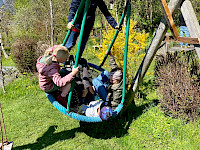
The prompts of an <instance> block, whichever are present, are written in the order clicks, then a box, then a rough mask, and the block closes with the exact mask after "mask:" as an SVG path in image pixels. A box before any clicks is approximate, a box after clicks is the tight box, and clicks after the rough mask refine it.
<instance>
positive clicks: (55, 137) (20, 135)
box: [0, 76, 200, 150]
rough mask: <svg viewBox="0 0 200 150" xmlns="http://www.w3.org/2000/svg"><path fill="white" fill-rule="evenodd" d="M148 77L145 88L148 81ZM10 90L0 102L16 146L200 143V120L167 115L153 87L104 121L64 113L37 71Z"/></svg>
mask: <svg viewBox="0 0 200 150" xmlns="http://www.w3.org/2000/svg"><path fill="white" fill-rule="evenodd" d="M147 77H148V76H147ZM146 81H147V82H149V81H148V80H144V83H143V86H145V88H147V87H149V86H150V85H147V84H145V82H146ZM150 84H151V83H150ZM146 85H147V86H146ZM6 91H7V93H5V94H4V93H3V92H2V90H0V97H1V105H2V110H3V115H4V120H5V126H6V131H7V138H8V140H9V141H14V146H13V149H14V150H21V149H30V150H39V149H56V150H66V149H69V150H74V149H80V150H82V149H85V150H87V149H88V150H90V149H94V150H95V149H102V150H104V149H110V150H111V149H116V150H118V149H119V150H121V149H124V150H129V149H131V150H141V149H174V150H177V149H184V150H198V149H200V145H199V139H200V132H199V131H200V125H199V123H200V121H197V122H194V123H188V124H186V123H184V122H183V121H181V120H178V119H173V118H171V117H167V116H165V115H164V114H163V113H162V111H161V110H160V107H159V104H158V105H157V103H155V101H156V100H157V96H156V93H155V90H152V89H151V90H144V91H143V94H146V96H144V97H143V98H142V97H139V98H138V99H136V107H134V106H130V107H129V109H128V110H127V112H124V113H123V114H121V115H120V116H118V117H117V118H115V119H113V120H110V121H108V122H104V123H84V122H79V121H77V120H74V119H72V118H69V117H67V116H65V115H63V114H61V113H60V112H59V111H58V110H57V109H55V108H54V107H53V106H52V105H51V103H50V102H49V101H48V99H47V98H46V96H45V93H44V92H42V91H41V90H40V88H39V86H38V79H37V77H33V78H30V77H28V76H22V77H21V78H20V79H17V80H16V81H15V82H13V83H11V84H8V85H7V86H6ZM144 102H145V103H144Z"/></svg>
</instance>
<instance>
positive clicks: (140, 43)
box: [93, 20, 149, 81]
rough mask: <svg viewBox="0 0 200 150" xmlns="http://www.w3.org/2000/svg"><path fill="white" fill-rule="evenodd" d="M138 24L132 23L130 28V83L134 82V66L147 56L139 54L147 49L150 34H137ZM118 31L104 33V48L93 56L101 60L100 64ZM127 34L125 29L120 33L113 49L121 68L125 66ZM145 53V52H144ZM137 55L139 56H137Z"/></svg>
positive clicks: (94, 51) (128, 73) (128, 72)
mask: <svg viewBox="0 0 200 150" xmlns="http://www.w3.org/2000/svg"><path fill="white" fill-rule="evenodd" d="M135 26H136V22H135V21H132V20H131V22H130V28H129V41H128V44H129V45H128V59H127V74H126V76H127V79H128V81H131V80H132V77H133V73H134V71H135V70H133V65H135V63H136V62H137V60H138V58H137V57H138V56H139V57H143V56H144V55H145V54H140V55H138V52H141V51H142V50H144V49H145V46H147V43H146V41H147V38H148V35H149V34H148V33H145V31H142V32H137V30H136V28H135ZM115 32H116V29H111V27H109V30H108V33H106V32H104V33H103V41H102V47H100V48H99V50H93V55H95V56H96V57H98V58H99V60H100V62H102V60H103V58H104V56H105V54H106V51H107V50H108V47H109V45H110V43H111V41H112V39H113V37H114V35H115ZM125 32H126V28H125V27H123V28H122V31H120V32H119V34H118V36H117V39H116V40H115V43H114V45H113V47H112V49H111V53H112V55H114V56H115V58H116V63H117V64H118V66H119V67H122V68H123V64H124V48H125ZM93 42H94V44H97V43H98V42H97V41H96V40H95V39H94V40H93ZM143 52H144V51H143ZM136 54H137V55H136Z"/></svg>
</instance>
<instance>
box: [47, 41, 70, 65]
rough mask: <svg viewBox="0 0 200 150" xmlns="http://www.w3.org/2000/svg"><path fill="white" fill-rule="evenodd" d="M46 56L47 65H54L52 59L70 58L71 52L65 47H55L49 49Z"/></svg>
mask: <svg viewBox="0 0 200 150" xmlns="http://www.w3.org/2000/svg"><path fill="white" fill-rule="evenodd" d="M44 56H46V59H45V62H46V64H47V65H50V64H52V58H53V56H54V57H60V58H64V57H65V58H67V59H68V58H69V51H68V49H67V48H66V47H65V46H61V45H54V46H53V47H51V48H48V49H47V50H46V51H45V53H44Z"/></svg>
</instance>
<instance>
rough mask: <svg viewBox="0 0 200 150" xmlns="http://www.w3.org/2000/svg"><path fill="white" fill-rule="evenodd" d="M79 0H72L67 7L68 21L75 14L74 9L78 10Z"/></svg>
mask: <svg viewBox="0 0 200 150" xmlns="http://www.w3.org/2000/svg"><path fill="white" fill-rule="evenodd" d="M80 2H81V1H80V0H72V2H71V5H70V8H69V14H68V22H71V21H72V19H74V16H75V14H76V11H77V10H78V7H79V4H80Z"/></svg>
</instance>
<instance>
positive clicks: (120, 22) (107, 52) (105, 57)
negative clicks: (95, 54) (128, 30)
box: [99, 7, 127, 67]
mask: <svg viewBox="0 0 200 150" xmlns="http://www.w3.org/2000/svg"><path fill="white" fill-rule="evenodd" d="M126 11H127V7H125V9H124V11H123V14H122V16H121V19H120V21H119V27H121V25H122V23H123V21H124V17H125V14H126ZM118 33H119V30H118V29H117V31H116V32H115V35H114V37H113V39H112V42H111V44H110V45H109V48H108V50H107V51H106V55H105V56H104V59H103V61H102V62H101V64H100V66H99V67H102V66H103V65H104V63H105V61H106V59H107V57H108V54H109V52H110V50H111V48H112V46H113V44H114V42H115V40H116V38H117V35H118Z"/></svg>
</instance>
